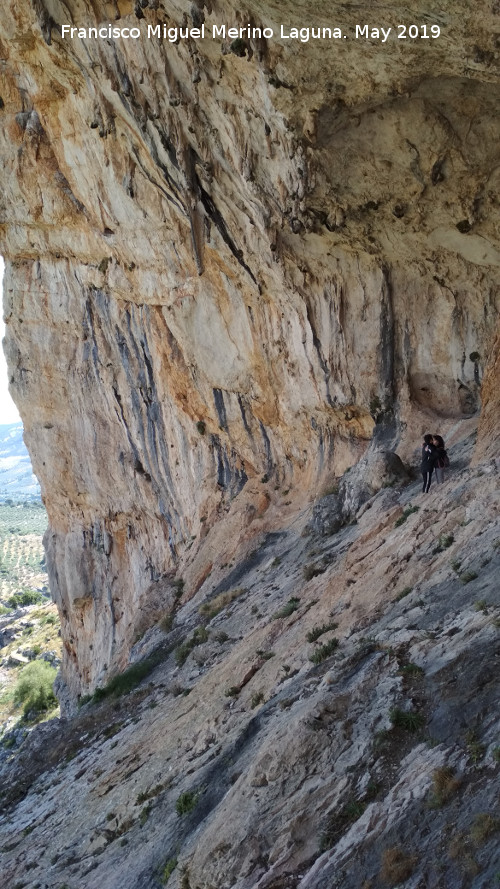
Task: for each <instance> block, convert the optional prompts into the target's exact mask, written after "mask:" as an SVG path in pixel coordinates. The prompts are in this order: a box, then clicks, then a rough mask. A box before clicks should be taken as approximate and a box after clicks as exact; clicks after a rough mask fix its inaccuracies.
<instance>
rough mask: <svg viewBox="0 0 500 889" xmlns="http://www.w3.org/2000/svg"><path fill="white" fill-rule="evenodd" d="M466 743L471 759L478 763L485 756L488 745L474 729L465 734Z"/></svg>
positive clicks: (475, 763)
mask: <svg viewBox="0 0 500 889" xmlns="http://www.w3.org/2000/svg"><path fill="white" fill-rule="evenodd" d="M465 744H466V746H467V753H468V754H469V756H470V758H471V761H472V763H473V764H474V765H477V764H478V763H479V762H481V760H482V759H483V757H484V754H485V753H486V747H485V746H484V744H481V742H480V740H479V738H478V736H477V734H476V732H475V731H474V730H473V729H472V730H471V731H469V732H467V734H466V736H465Z"/></svg>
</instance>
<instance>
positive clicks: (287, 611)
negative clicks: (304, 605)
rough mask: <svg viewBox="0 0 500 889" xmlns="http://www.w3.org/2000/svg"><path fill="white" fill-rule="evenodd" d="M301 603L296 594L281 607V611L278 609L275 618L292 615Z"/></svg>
mask: <svg viewBox="0 0 500 889" xmlns="http://www.w3.org/2000/svg"><path fill="white" fill-rule="evenodd" d="M299 605H300V599H298V598H297V597H296V596H292V598H291V599H289V600H288V602H287V603H286V604H285V605H283V607H282V608H280V609H279V611H276V612H275V613H274V614H273V618H274V619H275V620H277V619H278V618H280V617H290V615H291V614H293V612H294V611H297V608H298V607H299Z"/></svg>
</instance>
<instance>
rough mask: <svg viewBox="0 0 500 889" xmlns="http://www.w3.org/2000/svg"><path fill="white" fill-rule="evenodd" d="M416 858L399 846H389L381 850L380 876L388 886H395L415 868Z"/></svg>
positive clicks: (406, 878) (405, 878) (403, 880)
mask: <svg viewBox="0 0 500 889" xmlns="http://www.w3.org/2000/svg"><path fill="white" fill-rule="evenodd" d="M416 863H417V859H416V858H415V856H414V855H410V854H409V853H408V852H405V850H404V849H402V848H401V846H391V848H389V849H384V851H383V852H382V867H381V870H380V876H381V878H382V881H383V882H384V883H387V884H388V885H389V886H397V884H398V883H404V882H405V880H408V878H409V877H411V875H412V873H413V871H414V870H415V865H416Z"/></svg>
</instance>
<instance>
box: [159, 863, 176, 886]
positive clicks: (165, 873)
mask: <svg viewBox="0 0 500 889" xmlns="http://www.w3.org/2000/svg"><path fill="white" fill-rule="evenodd" d="M176 867H177V856H175V857H174V858H169V859H168V860H167V861H166V862H165V864H164V866H163V870H162V872H161V876H160V879H161V882H162V883H163V885H165V883H168V881H169V879H170V877H171V876H172V874H173V872H174V870H175V868H176Z"/></svg>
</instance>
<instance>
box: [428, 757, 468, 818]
mask: <svg viewBox="0 0 500 889" xmlns="http://www.w3.org/2000/svg"><path fill="white" fill-rule="evenodd" d="M460 784H461V779H460V777H457V776H456V775H455V772H454V770H453V769H452V768H450V767H449V766H440V767H439V768H437V769H434V771H433V773H432V792H431V797H430V800H429V805H430V807H431V808H432V809H439V808H441V806H444V804H445V803H447V802H448V800H450V799H451V797H452V796H453V794H454V793H456V791H457V790H458V788H459V787H460Z"/></svg>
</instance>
